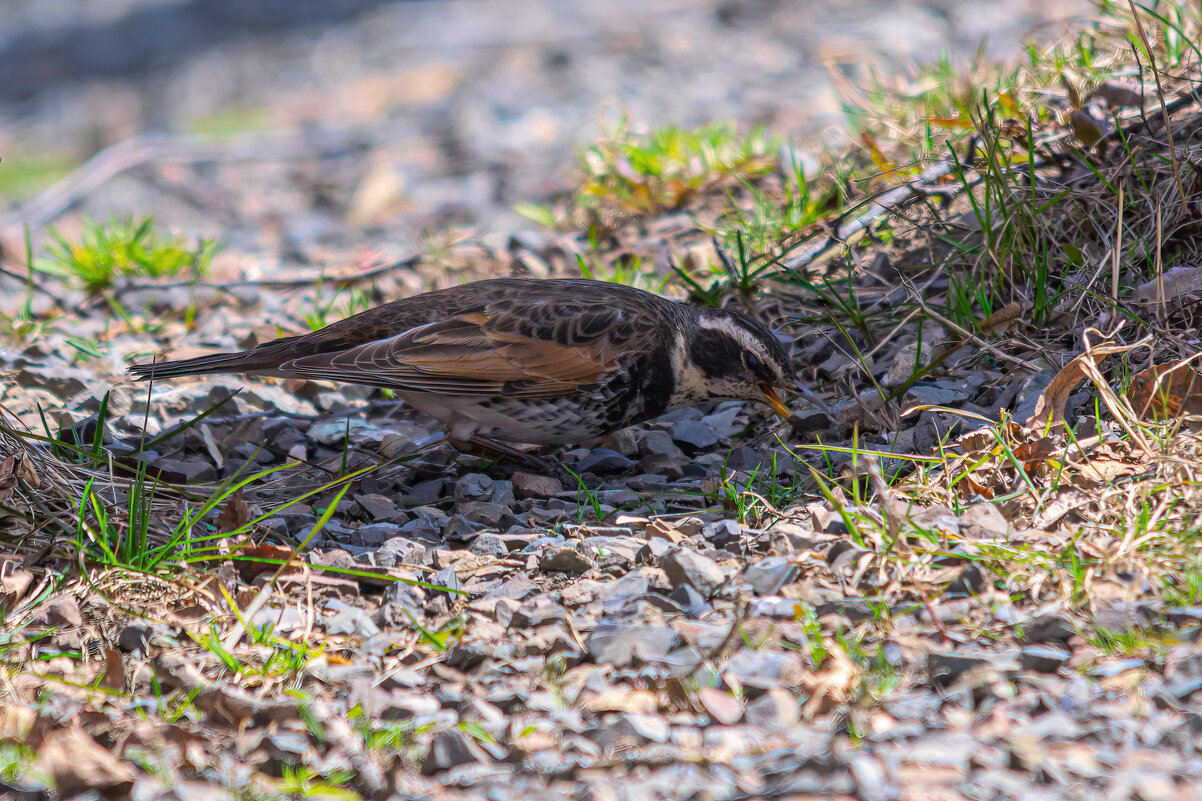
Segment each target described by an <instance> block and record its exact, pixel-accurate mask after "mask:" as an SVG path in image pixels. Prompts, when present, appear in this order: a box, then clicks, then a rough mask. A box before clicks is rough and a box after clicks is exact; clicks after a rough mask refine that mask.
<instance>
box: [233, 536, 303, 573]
mask: <svg viewBox="0 0 1202 801" xmlns="http://www.w3.org/2000/svg"><path fill="white" fill-rule="evenodd" d="M294 553H295V551H294V550H293V549H292V548H289V547H287V546H285V545H273V544H272V543H270V542H263V543H259V544H258V545H251V546H249V547H247V548H243V549H242V550H241V551H240V552H239V554H238V555H239V556H240V557H241V558H240V559H238V563H237V564H238V575H239V576H241V577H242V580H243V581H253V580H254V578H255V576H258V575H260V574H262V573H269V572H271V571H273V570H277V569H279V566H280V563H281V562H288V561H290V560H291V559H292V557H293V555H294Z"/></svg>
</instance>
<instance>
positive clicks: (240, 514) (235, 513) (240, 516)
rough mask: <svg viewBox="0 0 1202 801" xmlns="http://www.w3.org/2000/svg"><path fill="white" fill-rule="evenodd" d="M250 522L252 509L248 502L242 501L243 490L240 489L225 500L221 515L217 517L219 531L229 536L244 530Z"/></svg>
mask: <svg viewBox="0 0 1202 801" xmlns="http://www.w3.org/2000/svg"><path fill="white" fill-rule="evenodd" d="M248 522H250V508H249V507H248V506H247V505H246V501H244V500H242V490H241V488H239V489H237V490H235V491H234V492H233V493H232V494H231V495H230V496H229V497H228V498H226V499H225V504H224V505H223V506H222V507H221V514H219V515H218V516H217V531H218V532H220V533H222V534H227V533H229V532H231V531H236V530H237V529H240V528H242V526H244V525H246V524H247V523H248Z"/></svg>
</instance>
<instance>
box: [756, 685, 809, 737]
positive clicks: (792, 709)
mask: <svg viewBox="0 0 1202 801" xmlns="http://www.w3.org/2000/svg"><path fill="white" fill-rule="evenodd" d="M743 717H744V719H745V720H746V721H747V723H748V725H751V726H755V727H757V728H763V729H767V730H769V731H781V730H784V729H791V728H793V727H794V726H796V725H797V724H798V722H800V720H801V704H800V703H799V702H798V700H797V698H796V697H795V696H794V695H793V694H792V693H790V692H788V691H787V690H784V689H782V688H780V687H770V688H769V689H768V691H767V692H765V693H764V694H763V695H761V696H760V697H759V698H757V699H755V700H754V701H752V702H751V703H750V704H748V705H747V709H746V710H744V712H743Z"/></svg>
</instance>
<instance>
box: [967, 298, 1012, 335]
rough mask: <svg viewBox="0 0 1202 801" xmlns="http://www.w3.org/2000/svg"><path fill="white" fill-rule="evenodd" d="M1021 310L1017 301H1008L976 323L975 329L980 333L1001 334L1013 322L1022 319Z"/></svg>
mask: <svg viewBox="0 0 1202 801" xmlns="http://www.w3.org/2000/svg"><path fill="white" fill-rule="evenodd" d="M1022 316H1023V310H1022V307H1021V306H1019V305H1018V304H1017V303H1008V304H1006V305H1005V306H1003V307H1002V308H1000V309H998V310H997V311H995V312H994V313H993V314H991V315H989V316H988V317H986V318H985V319H984V320H981V321H980V322H979V323H977V330H978V331H979V332H980V333H982V334H1002V333H1005V331H1006V329H1007V328H1009V327H1010V326H1012V325H1013V324H1014V323H1016V322H1018V321H1019V320H1021V319H1022Z"/></svg>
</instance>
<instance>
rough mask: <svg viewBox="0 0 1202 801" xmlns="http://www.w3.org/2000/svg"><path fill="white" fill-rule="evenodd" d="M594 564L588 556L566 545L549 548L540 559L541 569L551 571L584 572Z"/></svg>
mask: <svg viewBox="0 0 1202 801" xmlns="http://www.w3.org/2000/svg"><path fill="white" fill-rule="evenodd" d="M592 566H593V563H592V561H590V560H589V558H588V557H587V556H585V555H584V554H582V553H581V552H580V551H578V550H576V549H575V548H569V547H567V546H564V545H558V546H555V547H552V548H548V549H547V550H545V551H543V555H542V556H541V557H540V558H539V560H538V567H539V569H540V570H546V571H548V572H551V573H583V572H584V571H586V570H588V569H589V568H591V567H592Z"/></svg>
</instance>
